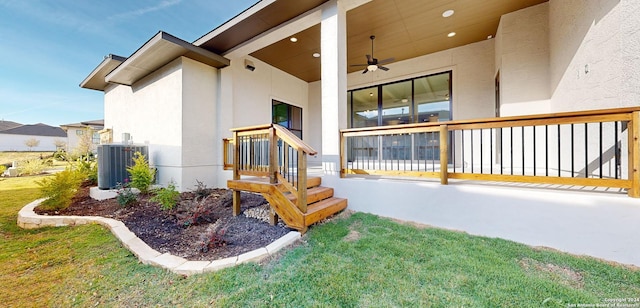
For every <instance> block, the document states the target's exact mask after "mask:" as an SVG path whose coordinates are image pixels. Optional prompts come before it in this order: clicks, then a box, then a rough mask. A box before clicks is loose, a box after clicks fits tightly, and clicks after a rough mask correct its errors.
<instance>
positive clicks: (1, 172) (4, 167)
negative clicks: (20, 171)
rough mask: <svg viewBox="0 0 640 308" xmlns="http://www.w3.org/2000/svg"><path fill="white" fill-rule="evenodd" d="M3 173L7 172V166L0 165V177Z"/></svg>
mask: <svg viewBox="0 0 640 308" xmlns="http://www.w3.org/2000/svg"><path fill="white" fill-rule="evenodd" d="M5 171H7V166H5V165H0V175H2V174H3V173H4V172H5Z"/></svg>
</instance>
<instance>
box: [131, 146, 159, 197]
mask: <svg viewBox="0 0 640 308" xmlns="http://www.w3.org/2000/svg"><path fill="white" fill-rule="evenodd" d="M127 171H128V172H129V175H130V176H131V182H130V183H131V187H133V188H137V189H139V190H140V193H143V194H146V193H147V192H149V186H151V184H152V183H153V178H154V177H155V175H156V171H155V170H153V169H151V168H149V163H148V162H147V159H146V158H145V157H144V155H142V153H140V152H136V153H135V154H134V155H133V166H131V167H129V168H127Z"/></svg>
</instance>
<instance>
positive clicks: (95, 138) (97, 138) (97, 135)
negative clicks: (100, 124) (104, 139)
mask: <svg viewBox="0 0 640 308" xmlns="http://www.w3.org/2000/svg"><path fill="white" fill-rule="evenodd" d="M91 142H92V143H93V144H100V133H99V132H93V135H92V136H91Z"/></svg>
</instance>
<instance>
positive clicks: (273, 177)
mask: <svg viewBox="0 0 640 308" xmlns="http://www.w3.org/2000/svg"><path fill="white" fill-rule="evenodd" d="M277 173H278V136H277V135H276V129H275V128H274V127H273V125H272V126H271V128H269V183H271V184H272V185H276V184H278V176H277ZM277 223H278V214H277V213H276V211H275V210H274V209H273V207H271V208H270V210H269V224H271V225H272V226H275V225H276V224H277Z"/></svg>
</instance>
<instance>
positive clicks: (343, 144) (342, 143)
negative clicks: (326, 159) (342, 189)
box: [340, 132, 347, 178]
mask: <svg viewBox="0 0 640 308" xmlns="http://www.w3.org/2000/svg"><path fill="white" fill-rule="evenodd" d="M346 148H347V144H346V140H345V138H344V134H343V133H342V132H340V177H341V178H344V177H345V173H344V172H345V168H346V166H345V161H346V159H347V158H346V157H345V151H346Z"/></svg>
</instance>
